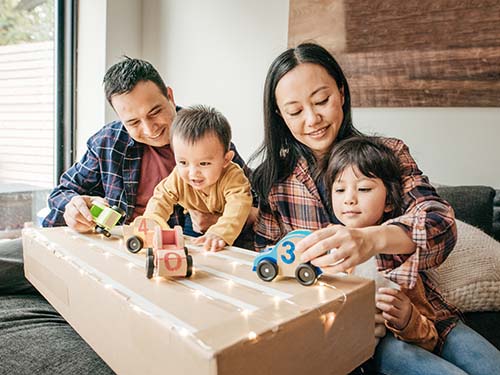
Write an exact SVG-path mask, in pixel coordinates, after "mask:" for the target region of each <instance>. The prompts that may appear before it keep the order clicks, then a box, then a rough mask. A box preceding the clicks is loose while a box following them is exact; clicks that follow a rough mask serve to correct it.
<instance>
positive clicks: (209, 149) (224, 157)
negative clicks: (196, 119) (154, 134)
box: [172, 134, 233, 193]
mask: <svg viewBox="0 0 500 375" xmlns="http://www.w3.org/2000/svg"><path fill="white" fill-rule="evenodd" d="M172 147H173V151H174V154H175V162H176V163H177V169H178V170H179V174H180V176H181V178H182V179H183V180H184V181H185V182H186V183H188V184H189V185H191V186H192V187H193V188H194V189H196V190H201V191H203V192H205V193H208V191H209V188H210V187H211V186H212V185H213V184H215V183H216V182H217V180H218V179H219V177H220V175H221V174H222V171H223V169H224V168H225V167H226V166H227V165H228V164H229V162H230V161H231V159H232V157H233V152H232V151H229V152H227V153H224V147H223V146H222V143H221V142H220V140H219V138H217V136H216V135H214V134H207V135H206V136H204V137H202V138H201V139H199V140H197V141H196V142H195V143H189V142H187V141H185V140H184V139H182V138H180V137H178V136H174V137H173V139H172Z"/></svg>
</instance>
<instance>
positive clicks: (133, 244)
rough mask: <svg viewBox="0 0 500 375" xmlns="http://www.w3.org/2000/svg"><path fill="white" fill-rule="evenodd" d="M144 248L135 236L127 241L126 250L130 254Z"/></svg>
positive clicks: (139, 239)
mask: <svg viewBox="0 0 500 375" xmlns="http://www.w3.org/2000/svg"><path fill="white" fill-rule="evenodd" d="M143 246H144V242H142V239H141V238H139V237H137V236H132V237H130V238H129V239H128V240H127V250H128V251H130V252H131V253H134V254H135V253H137V252H138V251H139V250H141V249H142V247H143Z"/></svg>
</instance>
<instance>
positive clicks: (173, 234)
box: [146, 226, 193, 279]
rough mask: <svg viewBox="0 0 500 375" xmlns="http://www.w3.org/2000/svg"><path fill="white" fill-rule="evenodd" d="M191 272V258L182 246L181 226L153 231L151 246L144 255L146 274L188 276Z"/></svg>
mask: <svg viewBox="0 0 500 375" xmlns="http://www.w3.org/2000/svg"><path fill="white" fill-rule="evenodd" d="M192 273H193V258H192V257H191V255H189V254H188V250H187V247H185V246H184V237H183V235H182V228H181V227H180V226H175V227H174V229H166V230H165V229H161V227H159V226H157V227H156V228H155V231H154V237H153V248H148V250H147V255H146V276H147V278H148V279H150V278H152V277H153V276H163V277H174V276H181V277H190V276H191V275H192Z"/></svg>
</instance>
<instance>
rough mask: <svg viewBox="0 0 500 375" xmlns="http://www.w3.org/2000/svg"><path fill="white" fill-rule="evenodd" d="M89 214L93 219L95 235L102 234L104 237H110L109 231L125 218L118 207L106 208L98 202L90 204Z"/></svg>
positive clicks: (123, 212)
mask: <svg viewBox="0 0 500 375" xmlns="http://www.w3.org/2000/svg"><path fill="white" fill-rule="evenodd" d="M90 213H91V214H92V217H93V218H94V222H95V231H96V232H97V233H102V234H104V235H105V236H106V237H110V236H111V233H110V231H111V229H113V227H114V226H115V225H116V223H118V221H120V219H121V218H122V217H125V211H123V210H122V209H121V208H120V207H118V206H113V207H108V206H105V205H104V204H102V203H100V202H95V203H93V204H92V207H90Z"/></svg>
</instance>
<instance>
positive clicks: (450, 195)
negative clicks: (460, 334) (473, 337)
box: [431, 186, 500, 349]
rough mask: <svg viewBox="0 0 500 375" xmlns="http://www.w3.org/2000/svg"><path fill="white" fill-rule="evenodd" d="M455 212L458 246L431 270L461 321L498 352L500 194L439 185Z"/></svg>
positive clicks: (499, 338) (499, 325)
mask: <svg viewBox="0 0 500 375" xmlns="http://www.w3.org/2000/svg"><path fill="white" fill-rule="evenodd" d="M437 191H438V193H439V195H440V196H441V197H443V198H444V199H446V200H447V201H448V202H449V203H450V204H451V206H452V207H453V208H454V210H455V216H456V219H457V229H458V233H459V234H458V242H457V245H456V246H455V249H454V250H453V252H452V253H451V254H450V256H449V257H448V259H447V260H446V261H445V262H444V263H443V265H441V267H439V268H438V269H437V270H435V271H432V272H431V277H433V278H434V279H435V281H436V283H437V284H438V285H439V287H440V288H441V290H442V292H443V294H444V296H445V297H446V298H447V299H448V300H450V301H451V302H453V303H454V304H455V305H457V306H458V307H459V308H460V309H461V310H462V311H463V312H464V318H465V322H466V323H467V324H468V325H469V326H470V327H472V328H473V329H474V330H476V331H477V332H479V333H480V334H481V335H483V336H484V337H486V338H487V339H488V340H489V341H490V342H491V343H492V344H493V345H495V346H496V347H497V348H498V349H500V242H498V241H500V190H494V189H493V188H491V187H488V186H439V187H438V188H437Z"/></svg>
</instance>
